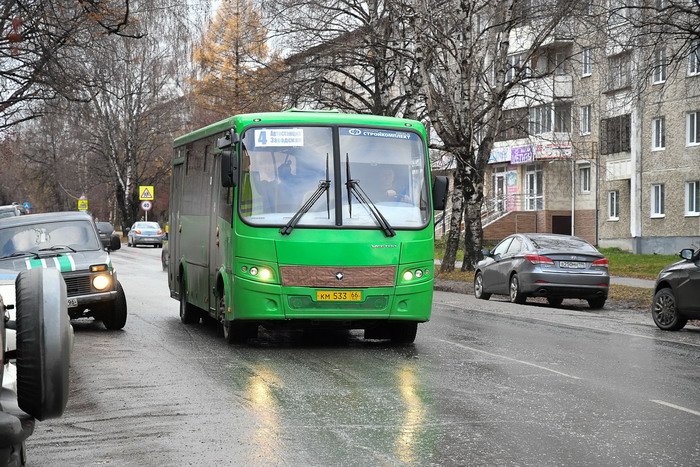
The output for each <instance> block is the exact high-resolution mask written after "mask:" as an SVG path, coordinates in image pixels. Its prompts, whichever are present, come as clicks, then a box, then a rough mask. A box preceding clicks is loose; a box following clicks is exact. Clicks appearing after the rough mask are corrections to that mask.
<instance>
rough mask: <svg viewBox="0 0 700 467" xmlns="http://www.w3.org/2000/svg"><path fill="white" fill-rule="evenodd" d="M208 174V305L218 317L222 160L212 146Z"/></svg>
mask: <svg viewBox="0 0 700 467" xmlns="http://www.w3.org/2000/svg"><path fill="white" fill-rule="evenodd" d="M205 157H206V166H207V167H206V168H207V170H206V173H207V174H208V176H209V179H208V180H207V183H209V199H210V200H211V202H210V203H209V206H210V211H209V261H208V263H209V274H208V275H209V287H208V288H207V290H208V293H207V296H208V297H209V300H208V302H207V303H208V305H209V312H210V314H212V315H214V316H215V315H216V274H217V271H218V270H219V267H220V266H221V264H222V260H221V254H220V252H221V251H223V250H222V246H223V245H222V244H221V238H222V234H223V232H220V231H219V228H218V219H219V211H220V205H221V196H220V193H219V192H220V187H221V175H220V174H221V165H220V158H219V157H214V154H212V146H210V145H207V146H206V156H205Z"/></svg>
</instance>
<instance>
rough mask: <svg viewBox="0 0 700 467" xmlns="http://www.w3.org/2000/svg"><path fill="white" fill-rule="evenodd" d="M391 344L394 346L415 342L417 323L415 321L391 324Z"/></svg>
mask: <svg viewBox="0 0 700 467" xmlns="http://www.w3.org/2000/svg"><path fill="white" fill-rule="evenodd" d="M390 330H391V331H390V332H391V342H392V343H394V344H411V343H413V341H415V340H416V334H417V332H418V323H417V322H415V321H399V322H395V323H391V327H390Z"/></svg>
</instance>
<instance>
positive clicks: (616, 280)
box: [435, 259, 655, 289]
mask: <svg viewBox="0 0 700 467" xmlns="http://www.w3.org/2000/svg"><path fill="white" fill-rule="evenodd" d="M435 264H436V265H440V264H442V261H441V260H439V259H436V260H435ZM461 267H462V262H461V261H455V269H459V268H461ZM654 282H655V281H653V280H651V279H637V278H635V277H621V276H610V283H611V284H615V285H626V286H628V287H639V288H642V289H644V288H646V289H653V288H654Z"/></svg>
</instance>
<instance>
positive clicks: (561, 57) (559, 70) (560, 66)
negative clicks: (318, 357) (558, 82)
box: [554, 52, 566, 76]
mask: <svg viewBox="0 0 700 467" xmlns="http://www.w3.org/2000/svg"><path fill="white" fill-rule="evenodd" d="M565 67H566V54H565V53H564V52H556V53H555V54H554V74H555V75H558V76H561V75H565V74H566V68H565Z"/></svg>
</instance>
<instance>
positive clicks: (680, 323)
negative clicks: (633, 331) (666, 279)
mask: <svg viewBox="0 0 700 467" xmlns="http://www.w3.org/2000/svg"><path fill="white" fill-rule="evenodd" d="M651 317H652V318H653V319H654V323H656V325H657V326H658V327H659V329H663V330H664V331H678V330H679V329H682V328H683V327H684V326H685V325H686V323H687V322H688V320H687V319H686V318H684V317H683V316H682V315H681V314H680V313H679V312H678V308H676V297H674V296H673V291H672V290H671V289H669V288H663V289H661V290H659V291H658V292H656V294H654V301H653V302H652V304H651Z"/></svg>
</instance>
